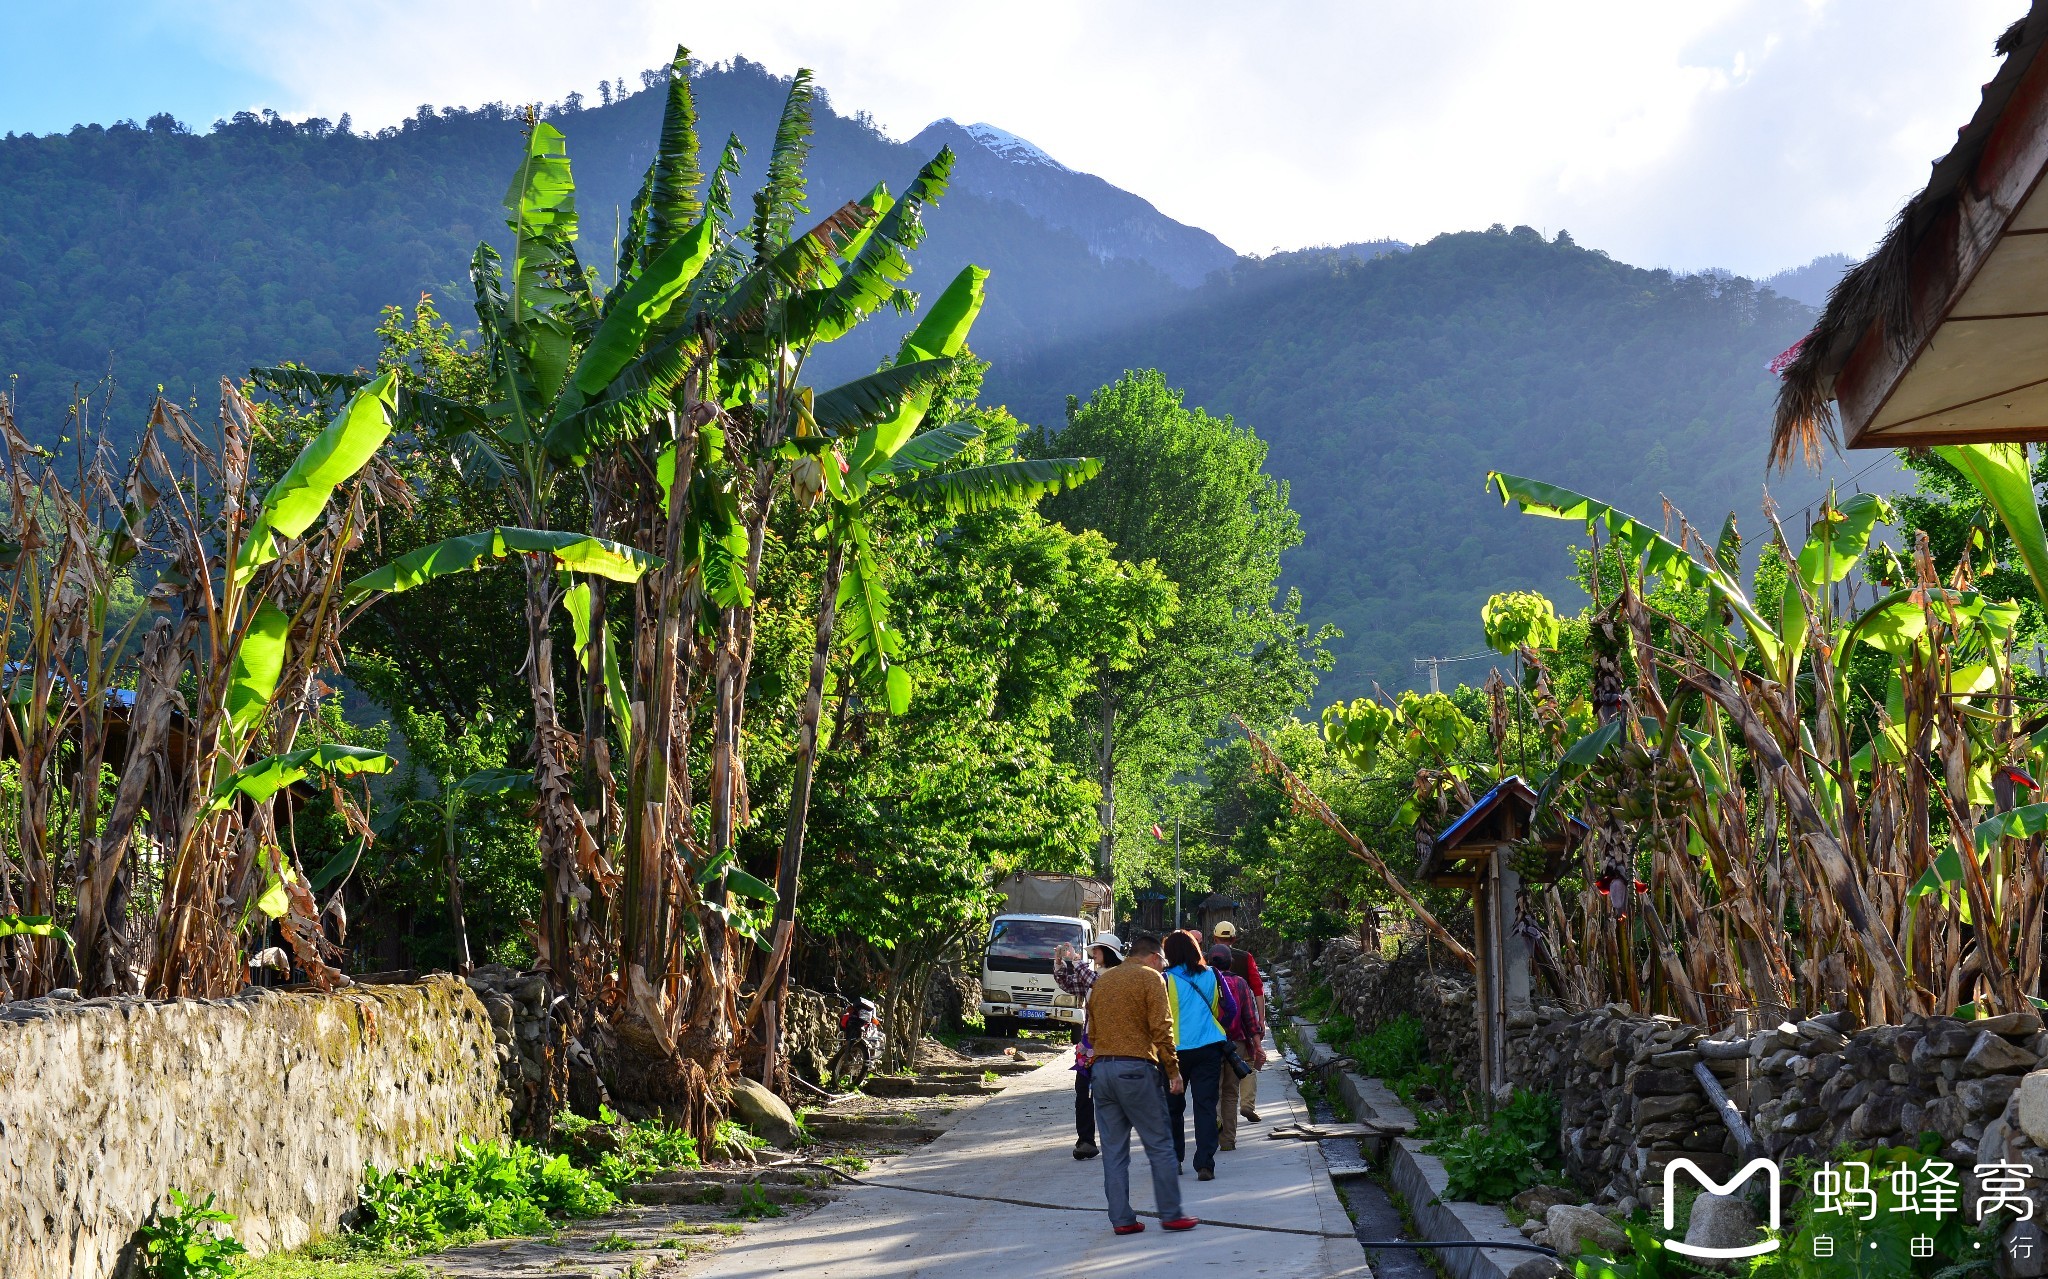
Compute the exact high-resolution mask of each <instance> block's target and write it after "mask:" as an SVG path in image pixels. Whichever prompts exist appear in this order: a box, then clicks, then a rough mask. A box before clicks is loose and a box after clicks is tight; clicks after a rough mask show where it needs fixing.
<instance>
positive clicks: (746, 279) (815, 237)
mask: <svg viewBox="0 0 2048 1279" xmlns="http://www.w3.org/2000/svg"><path fill="white" fill-rule="evenodd" d="M757 198H758V197H757ZM879 216H880V215H879V214H877V213H876V212H875V211H874V210H873V209H871V208H869V207H868V206H867V205H865V204H862V203H861V202H860V201H858V200H849V201H847V202H846V203H845V204H842V205H840V206H839V207H838V208H837V209H834V210H833V211H832V213H831V214H830V215H829V216H827V217H826V218H825V219H824V221H822V222H820V223H818V224H817V225H816V226H814V227H812V228H811V229H810V230H808V231H806V232H804V233H803V234H802V235H800V236H797V237H796V238H795V239H794V240H791V241H790V242H789V243H788V244H785V245H783V246H782V247H781V248H779V249H777V250H775V251H774V252H773V253H771V254H770V255H769V256H768V257H767V258H765V259H764V260H762V261H761V262H758V263H756V264H755V265H754V267H753V268H752V269H751V270H749V271H748V272H747V273H746V274H745V275H743V276H741V277H740V278H739V280H738V281H736V282H735V283H734V284H733V286H732V288H731V289H730V290H728V291H727V293H726V294H725V296H724V298H723V299H722V300H721V301H720V302H719V304H718V316H719V318H720V319H721V320H723V321H724V322H725V324H726V325H727V326H729V332H728V336H729V337H730V338H732V339H734V340H737V339H738V338H739V337H740V336H742V335H744V334H746V333H748V332H759V331H760V330H761V328H762V326H763V325H764V324H765V323H766V322H767V318H768V309H769V308H768V305H767V303H768V300H769V298H770V297H771V296H773V295H774V294H775V293H776V291H777V290H778V289H780V290H783V291H786V292H792V293H794V292H800V291H802V290H804V289H808V288H812V287H816V286H818V283H819V281H820V280H821V279H822V280H824V281H826V282H827V283H830V282H831V281H835V280H837V279H838V278H839V276H840V268H839V255H840V253H841V252H842V251H844V250H845V248H846V246H847V245H849V244H851V243H852V242H853V241H854V240H855V239H856V238H857V237H858V236H860V235H861V234H863V233H864V232H866V231H867V230H868V229H869V228H870V227H872V226H874V224H875V221H876V219H877V218H878V217H879Z"/></svg>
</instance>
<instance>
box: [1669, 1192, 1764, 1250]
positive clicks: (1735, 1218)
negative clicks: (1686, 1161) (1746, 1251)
mask: <svg viewBox="0 0 2048 1279" xmlns="http://www.w3.org/2000/svg"><path fill="white" fill-rule="evenodd" d="M1685 1241H1686V1242H1687V1243H1689V1244H1691V1245H1693V1246H1694V1247H1695V1248H1747V1247H1749V1246H1750V1245H1751V1244H1753V1243H1755V1242H1756V1241H1757V1238H1756V1216H1755V1214H1753V1213H1751V1212H1750V1210H1749V1205H1748V1204H1747V1203H1745V1202H1744V1201H1743V1200H1741V1199H1737V1198H1736V1197H1735V1196H1734V1195H1701V1196H1700V1197H1699V1198H1697V1199H1695V1200H1693V1201H1692V1221H1691V1222H1690V1223H1689V1224H1688V1225H1687V1226H1686V1229H1685Z"/></svg>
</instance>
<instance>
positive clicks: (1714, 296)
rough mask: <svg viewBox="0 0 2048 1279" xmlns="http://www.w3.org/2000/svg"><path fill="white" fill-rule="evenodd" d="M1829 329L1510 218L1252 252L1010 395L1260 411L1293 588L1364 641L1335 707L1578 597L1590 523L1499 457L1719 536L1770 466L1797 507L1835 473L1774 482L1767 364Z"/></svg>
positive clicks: (1062, 354) (1346, 654)
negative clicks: (1537, 502)
mask: <svg viewBox="0 0 2048 1279" xmlns="http://www.w3.org/2000/svg"><path fill="white" fill-rule="evenodd" d="M1811 322H1812V312H1811V311H1810V310H1809V309H1808V308H1807V307H1806V306H1804V305H1803V304H1801V303H1797V302H1793V301H1791V300H1789V299H1786V298H1782V297H1779V296H1777V295H1776V294H1775V293H1773V292H1771V291H1769V290H1764V289H1759V288H1757V287H1756V286H1755V285H1753V284H1751V283H1750V282H1749V281H1747V280H1743V279H1740V278H1731V277H1726V276H1721V275H1712V276H1687V277H1674V276H1672V275H1671V274H1670V273H1668V272H1664V271H1645V270H1640V269H1638V268H1635V267H1631V266H1626V265H1624V264H1622V263H1619V262H1615V261H1613V260H1611V259H1610V258H1608V257H1607V256H1606V255H1605V254H1602V253H1597V252H1592V251H1589V250H1586V249H1582V248H1579V247H1577V246H1576V245H1574V244H1572V243H1571V241H1570V239H1569V238H1568V237H1565V236H1562V235H1561V236H1560V237H1559V238H1558V239H1557V240H1556V241H1549V242H1547V241H1545V240H1544V239H1543V238H1542V237H1541V236H1540V235H1539V234H1537V233H1536V232H1535V231H1533V230H1529V229H1528V228H1517V229H1516V230H1514V231H1512V232H1508V231H1504V230H1499V229H1496V230H1494V231H1492V232H1484V233H1466V234H1457V235H1445V236H1440V237H1438V238H1437V239H1435V240H1432V241H1430V242H1429V243H1427V244H1423V245H1420V246H1418V247H1416V248H1415V249H1413V250H1412V251H1410V252H1406V253H1400V252H1396V253H1388V254H1383V255H1381V256H1380V257H1378V258H1376V259H1374V260H1370V261H1363V260H1359V259H1358V258H1357V257H1356V256H1350V255H1341V254H1331V255H1324V256H1322V257H1316V256H1314V255H1303V254H1296V255H1289V256H1288V257H1287V258H1286V259H1285V260H1279V259H1275V260H1269V261H1266V262H1259V263H1247V264H1245V265H1243V266H1241V267H1239V268H1237V269H1235V270H1234V271H1232V272H1231V273H1229V274H1228V275H1227V276H1226V277H1221V278H1218V279H1216V280H1213V281H1211V282H1210V283H1209V284H1208V285H1206V286H1205V287H1203V288H1202V289H1200V290H1197V291H1196V292H1195V293H1194V294H1192V295H1190V298H1189V299H1188V301H1187V302H1186V303H1185V304H1183V305H1182V306H1181V307H1180V308H1179V309H1177V310H1176V311H1175V312H1174V313H1172V314H1171V315H1169V316H1167V317H1165V318H1163V319H1160V320H1155V321H1150V322H1147V323H1144V324H1142V325H1139V326H1135V327H1131V328H1128V329H1125V330H1123V331H1121V332H1118V333H1116V334H1114V335H1112V336H1109V337H1107V338H1099V339H1095V340H1092V341H1089V342H1087V343H1082V344H1075V345H1068V346H1064V347H1061V348H1059V349H1056V350H1051V351H1048V352H1047V353H1045V354H1043V355H1041V356H1039V357H1036V358H1033V359H1030V360H1026V361H1024V362H1022V363H1012V364H1008V365H999V366H998V367H997V368H996V369H994V370H993V371H992V373H991V376H990V379H989V387H990V391H991V393H992V394H994V395H996V396H998V397H1007V399H1008V401H1009V404H1010V407H1011V408H1012V409H1013V410H1015V411H1016V412H1018V413H1019V415H1020V416H1023V417H1025V418H1026V419H1028V420H1036V421H1054V420H1057V417H1058V415H1059V414H1060V413H1061V412H1062V397H1063V396H1064V395H1065V394H1067V393H1069V392H1075V393H1079V394H1080V395H1082V396H1083V397H1084V398H1085V397H1086V395H1087V394H1088V393H1089V391H1091V390H1092V389H1093V388H1094V387H1096V386H1098V385H1101V384H1103V383H1105V382H1107V381H1109V380H1111V379H1113V378H1114V377H1115V376H1116V374H1117V373H1118V372H1119V371H1121V370H1123V369H1125V368H1148V367H1156V368H1159V369H1161V370H1163V371H1164V372H1165V374H1166V377H1167V380H1168V381H1169V382H1170V383H1172V384H1173V385H1176V386H1181V387H1185V388H1186V389H1187V392H1188V403H1190V404H1197V405H1201V406H1203V407H1206V408H1207V409H1208V410H1209V411H1211V412H1214V413H1230V414H1233V415H1235V416H1236V417H1237V419H1238V420H1239V421H1241V422H1244V423H1248V424H1250V425H1251V426H1253V427H1254V428H1256V429H1257V430H1258V432H1259V433H1260V435H1262V436H1264V437H1265V439H1266V440H1267V441H1269V442H1270V444H1271V446H1272V453H1271V457H1270V459H1269V461H1268V465H1269V467H1270V468H1271V469H1272V470H1273V471H1274V472H1275V473H1277V474H1278V475H1280V476H1281V477H1282V478H1284V479H1286V480H1288V481H1289V482H1290V483H1291V484H1292V486H1293V501H1294V505H1295V507H1296V509H1298V510H1299V511H1300V512H1301V523H1302V529H1303V532H1304V534H1305V535H1306V539H1305V541H1304V543H1303V544H1302V546H1301V547H1299V548H1298V549H1296V550H1294V551H1292V552H1290V553H1289V555H1288V557H1287V560H1286V580H1287V581H1289V582H1291V583H1293V584H1295V585H1298V586H1299V587H1300V588H1301V589H1302V592H1303V595H1304V597H1305V603H1306V607H1305V609H1304V614H1305V615H1306V616H1307V617H1310V618H1312V619H1314V620H1316V621H1318V622H1322V621H1334V622H1336V623H1337V624H1338V625H1339V626H1341V627H1342V628H1343V629H1344V631H1345V633H1346V635H1345V638H1344V639H1343V640H1342V641H1340V642H1339V645H1338V649H1337V651H1338V654H1339V659H1338V669H1337V671H1336V673H1335V674H1334V675H1332V676H1330V677H1328V678H1326V679H1325V680H1324V683H1323V688H1322V693H1321V695H1320V696H1321V697H1322V698H1323V699H1325V700H1327V699H1328V698H1329V697H1334V696H1344V697H1350V696H1355V695H1357V694H1359V693H1362V692H1365V691H1369V689H1370V682H1371V681H1372V680H1375V679H1376V680H1378V681H1380V682H1381V683H1382V684H1384V685H1386V686H1387V687H1389V688H1394V687H1407V686H1410V685H1411V684H1413V683H1414V682H1415V681H1416V679H1417V672H1416V671H1415V669H1414V666H1413V664H1412V663H1413V659H1414V658H1416V657H1422V656H1432V655H1435V656H1443V655H1449V654H1458V653H1469V652H1472V651H1474V650H1476V649H1480V648H1482V647H1483V638H1482V634H1481V630H1480V626H1479V606H1480V604H1481V603H1482V602H1483V601H1484V600H1485V598H1486V596H1487V595H1488V594H1489V593H1491V592H1494V591H1501V590H1509V589H1517V588H1519V589H1536V590H1541V591H1543V592H1545V593H1547V594H1549V595H1551V596H1552V597H1553V598H1554V599H1557V600H1558V602H1559V603H1560V604H1564V603H1566V602H1568V601H1569V602H1573V603H1574V604H1575V603H1576V601H1575V600H1574V599H1573V596H1574V594H1575V592H1573V591H1572V590H1571V589H1570V588H1569V587H1568V586H1567V585H1566V583H1565V582H1564V581H1563V578H1564V575H1565V574H1566V573H1567V572H1569V570H1570V567H1571V565H1570V560H1569V559H1568V557H1567V555H1566V554H1565V552H1564V550H1563V547H1564V546H1565V544H1566V543H1567V542H1568V541H1570V540H1572V537H1573V534H1574V533H1575V532H1576V530H1574V529H1573V528H1571V527H1570V526H1567V525H1565V524H1561V523H1555V522H1550V521H1540V520H1532V519H1530V518H1529V517H1527V516H1522V515H1519V514H1515V513H1511V512H1508V511H1504V510H1503V509H1502V508H1501V504H1500V502H1499V499H1498V498H1496V497H1494V496H1492V495H1490V494H1488V493H1487V492H1485V491H1484V488H1483V484H1484V477H1485V475H1486V472H1487V470H1488V469H1489V468H1495V469H1500V470H1505V471H1510V472H1515V473H1519V474H1523V475H1529V476H1533V477H1536V478H1540V479H1545V480H1549V481H1551V482H1554V483H1559V484H1564V485H1567V486H1569V487H1572V488H1576V489H1578V490H1580V491H1582V492H1586V493H1589V494H1591V495H1594V496H1598V497H1602V498H1605V499H1607V500H1610V501H1613V502H1615V503H1616V504H1618V505H1621V506H1623V507H1624V508H1626V509H1629V510H1631V511H1633V512H1635V513H1636V514H1638V515H1641V516H1643V517H1645V518H1650V519H1656V518H1658V517H1659V515H1660V509H1661V508H1660V499H1661V498H1662V497H1665V496H1668V497H1669V498H1670V499H1671V500H1672V501H1673V502H1675V503H1677V504H1679V505H1680V506H1681V507H1683V509H1684V510H1685V511H1686V512H1687V514H1688V515H1689V516H1691V517H1692V518H1693V519H1694V520H1695V521H1696V522H1699V523H1703V524H1707V525H1709V526H1710V527H1711V528H1712V529H1715V530H1718V529H1719V527H1720V522H1721V519H1722V518H1723V517H1724V516H1725V515H1726V514H1727V513H1728V512H1729V511H1730V510H1731V509H1733V510H1735V511H1737V512H1738V513H1739V515H1740V517H1741V519H1740V523H1741V527H1742V529H1743V531H1744V534H1745V535H1746V536H1748V537H1750V538H1752V539H1754V538H1756V537H1758V536H1759V535H1761V534H1762V533H1763V532H1764V531H1765V526H1764V524H1763V520H1762V517H1761V513H1760V499H1761V497H1762V493H1763V486H1764V484H1765V482H1766V480H1767V479H1769V480H1770V481H1771V488H1772V492H1773V495H1774V496H1775V497H1776V498H1777V499H1778V500H1779V502H1780V503H1781V505H1783V506H1784V507H1786V508H1788V509H1787V510H1786V512H1785V515H1786V518H1787V520H1788V522H1790V521H1796V520H1797V519H1798V518H1800V514H1801V513H1800V512H1799V511H1798V510H1797V509H1796V508H1798V507H1800V506H1802V505H1803V504H1805V503H1806V502H1808V501H1809V500H1811V499H1812V497H1813V496H1814V495H1815V494H1816V493H1817V492H1818V490H1819V482H1818V481H1817V480H1815V479H1814V478H1813V477H1812V476H1810V475H1808V474H1806V473H1804V472H1798V473H1795V474H1792V475H1788V476H1785V477H1767V476H1766V473H1765V470H1764V441H1765V435H1766V425H1767V422H1768V415H1769V408H1770V403H1771V396H1772V393H1773V382H1774V379H1772V377H1771V376H1770V374H1769V372H1768V370H1767V365H1768V363H1769V362H1770V360H1771V358H1772V357H1773V356H1775V355H1777V354H1778V353H1779V352H1780V351H1782V350H1784V349H1785V347H1787V346H1788V345H1790V344H1791V343H1792V342H1793V341H1794V340H1796V339H1797V338H1798V337H1799V336H1800V334H1802V333H1803V332H1805V330H1806V329H1807V327H1808V326H1809V325H1810V324H1811ZM1868 461H1869V459H1866V458H1858V459H1856V460H1855V462H1854V466H1855V467H1857V468H1861V467H1862V466H1865V465H1867V464H1868ZM1483 669H1484V667H1483V665H1476V664H1475V665H1474V666H1468V667H1463V668H1458V667H1453V668H1450V669H1449V670H1448V671H1447V673H1446V677H1447V678H1457V677H1459V676H1460V675H1467V676H1471V677H1474V678H1476V677H1477V675H1478V674H1479V673H1480V672H1483Z"/></svg>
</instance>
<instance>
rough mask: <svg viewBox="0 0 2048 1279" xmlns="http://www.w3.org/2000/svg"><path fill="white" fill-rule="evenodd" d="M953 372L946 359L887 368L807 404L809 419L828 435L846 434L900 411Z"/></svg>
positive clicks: (856, 379)
mask: <svg viewBox="0 0 2048 1279" xmlns="http://www.w3.org/2000/svg"><path fill="white" fill-rule="evenodd" d="M952 371H953V361H952V360H950V359H946V358H943V357H941V358H938V359H931V360H912V361H911V362H910V363H908V364H896V365H891V366H890V367H888V368H886V369H880V370H877V371H876V372H873V373H870V374H868V375H867V376H866V377H858V378H855V379H854V380H853V381H851V382H848V383H846V384H845V385H843V386H835V387H833V388H832V389H831V390H829V391H826V392H824V393H823V394H821V395H819V396H818V397H817V399H816V401H815V402H813V404H812V405H811V420H812V421H814V422H816V423H817V424H818V426H819V428H820V429H822V430H824V431H826V432H828V433H830V434H832V435H850V434H853V433H854V432H856V431H859V430H861V429H862V428H864V427H868V426H872V425H874V424H875V423H877V422H884V421H887V420H889V419H891V418H893V417H895V416H896V415H897V414H898V413H900V412H902V411H903V408H904V405H905V404H907V403H908V402H909V401H910V399H911V397H912V396H914V395H916V394H918V393H919V392H929V391H930V390H931V388H933V387H935V386H937V385H938V384H939V383H940V382H943V381H945V379H946V376H947V375H948V374H949V373H951V372H952Z"/></svg>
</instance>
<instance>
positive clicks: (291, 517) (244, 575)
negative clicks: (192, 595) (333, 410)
mask: <svg viewBox="0 0 2048 1279" xmlns="http://www.w3.org/2000/svg"><path fill="white" fill-rule="evenodd" d="M397 382H398V375H397V374H396V373H386V374H384V375H383V376H382V377H380V378H378V379H377V380H376V381H374V382H371V383H369V384H368V385H366V386H364V387H363V388H362V389H361V390H359V391H357V392H356V393H355V395H354V396H353V397H352V398H351V399H350V400H349V402H348V407H347V408H345V409H343V410H342V412H341V413H340V415H339V416H337V417H336V418H335V419H334V420H333V421H332V422H329V423H328V424H327V426H326V428H325V429H324V430H322V431H321V432H320V433H319V434H318V435H316V436H314V437H313V438H312V439H310V440H308V441H306V447H304V448H302V449H300V450H299V455H298V456H297V457H296V458H294V459H292V464H291V465H290V466H289V467H287V468H286V469H285V473H284V474H283V475H281V476H279V477H278V480H277V483H275V484H273V485H271V486H270V491H269V492H267V493H265V494H264V495H263V505H262V506H260V507H258V508H257V510H256V518H255V519H254V520H253V521H251V523H250V525H249V531H248V535H247V537H246V538H244V539H243V542H242V548H241V550H240V552H239V553H238V554H237V555H236V557H235V579H236V580H237V581H247V580H248V578H249V575H250V574H251V573H254V572H255V571H256V570H257V569H258V568H260V567H262V566H263V565H265V564H268V563H270V562H271V561H272V560H274V559H276V558H277V557H278V556H279V555H281V554H283V548H282V547H280V546H279V545H278V539H279V538H294V537H298V536H300V535H301V534H303V533H304V532H305V531H306V530H307V529H308V528H311V527H312V525H313V521H314V520H317V519H319V518H320V512H322V511H324V510H326V509H327V502H328V499H329V498H331V497H333V496H334V490H335V489H337V488H339V487H340V486H341V485H343V484H345V483H347V482H348V481H349V480H350V479H352V478H354V476H355V473H356V472H357V471H360V470H362V469H363V467H365V466H367V465H369V461H370V459H371V458H372V457H374V456H375V455H376V452H377V450H378V449H379V448H382V447H383V445H384V441H385V440H386V439H387V438H389V436H390V435H391V415H392V411H393V410H394V409H395V408H396V407H397V396H396V394H395V387H396V385H397Z"/></svg>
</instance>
